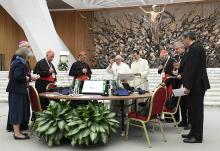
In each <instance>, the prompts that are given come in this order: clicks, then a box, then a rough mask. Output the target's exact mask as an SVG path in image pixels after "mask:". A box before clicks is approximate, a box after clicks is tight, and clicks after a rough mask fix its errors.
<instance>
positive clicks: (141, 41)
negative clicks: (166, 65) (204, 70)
mask: <svg viewBox="0 0 220 151" xmlns="http://www.w3.org/2000/svg"><path fill="white" fill-rule="evenodd" d="M163 7H164V6H160V7H159V8H158V11H161V10H162V9H163ZM144 9H145V10H146V11H152V8H151V7H150V6H149V7H144ZM150 19H151V15H149V14H147V13H144V12H143V11H142V10H141V9H140V8H139V7H136V8H129V9H120V10H119V9H115V10H112V9H111V10H102V11H96V12H95V16H94V18H92V19H88V20H87V21H88V22H89V24H90V27H89V29H90V32H91V36H92V38H93V40H94V44H95V46H96V50H95V51H94V54H93V55H92V56H93V57H92V66H93V68H106V67H107V66H108V64H109V60H110V59H113V58H114V57H115V55H117V54H120V55H122V56H123V57H124V58H125V62H126V63H128V64H130V63H131V62H132V59H131V53H132V51H133V50H135V49H137V50H140V51H141V53H142V57H143V58H146V59H147V60H148V61H149V64H150V67H152V68H154V67H155V68H156V67H158V62H159V61H158V56H159V51H160V50H161V49H166V50H168V51H169V52H170V53H171V54H172V52H173V50H172V44H173V42H174V41H177V40H181V39H182V34H183V33H184V31H188V30H192V31H195V32H196V33H197V35H198V39H199V40H200V41H201V42H202V43H203V45H204V47H205V49H206V53H207V56H208V57H207V66H208V67H210V68H217V67H220V2H205V3H184V4H175V5H168V6H166V7H165V11H164V12H163V13H161V14H160V15H158V17H157V18H156V20H155V22H154V23H152V22H151V21H150ZM153 25H157V28H155V26H154V27H152V26H153Z"/></svg>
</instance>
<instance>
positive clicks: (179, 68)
mask: <svg viewBox="0 0 220 151" xmlns="http://www.w3.org/2000/svg"><path fill="white" fill-rule="evenodd" d="M173 48H174V50H175V52H176V53H177V57H176V60H177V62H175V63H174V68H175V71H174V72H176V73H174V74H175V75H177V79H178V80H177V81H176V82H177V88H180V87H181V85H182V74H183V67H184V65H185V63H186V58H187V52H186V49H185V47H184V44H183V43H182V42H180V41H177V42H175V43H174V45H173ZM180 108H181V117H182V120H181V122H180V123H179V124H178V126H179V127H184V129H185V130H188V129H190V119H189V110H188V103H187V96H182V97H181V100H180Z"/></svg>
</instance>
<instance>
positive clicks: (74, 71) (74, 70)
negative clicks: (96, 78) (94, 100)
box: [69, 60, 92, 108]
mask: <svg viewBox="0 0 220 151" xmlns="http://www.w3.org/2000/svg"><path fill="white" fill-rule="evenodd" d="M83 68H85V69H87V73H83V71H82V70H83ZM91 74H92V72H91V69H90V67H89V65H88V64H87V63H85V62H82V61H79V60H78V61H76V62H74V63H73V64H72V66H71V68H70V71H69V75H70V76H73V77H74V79H77V80H80V81H84V80H88V79H90V77H91ZM81 86H82V85H81ZM81 86H80V87H81ZM88 102H89V100H85V101H79V100H74V101H71V103H70V105H71V106H72V107H73V108H76V107H77V106H78V105H80V104H81V105H82V104H84V105H86V104H88Z"/></svg>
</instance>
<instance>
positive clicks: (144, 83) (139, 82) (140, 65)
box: [130, 58, 149, 90]
mask: <svg viewBox="0 0 220 151" xmlns="http://www.w3.org/2000/svg"><path fill="white" fill-rule="evenodd" d="M131 72H132V73H134V74H135V73H140V74H141V76H135V78H134V80H132V81H131V82H130V85H131V86H133V87H135V88H141V89H143V90H149V84H148V79H147V76H148V74H149V66H148V61H147V60H146V59H142V58H139V59H138V60H134V62H133V63H132V64H131Z"/></svg>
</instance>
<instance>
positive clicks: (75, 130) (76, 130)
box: [68, 128, 80, 136]
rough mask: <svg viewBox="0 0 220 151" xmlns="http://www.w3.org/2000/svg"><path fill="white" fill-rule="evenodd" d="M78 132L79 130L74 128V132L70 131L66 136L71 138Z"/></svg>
mask: <svg viewBox="0 0 220 151" xmlns="http://www.w3.org/2000/svg"><path fill="white" fill-rule="evenodd" d="M79 130H80V129H79V128H75V129H74V130H72V131H70V132H69V133H68V136H72V135H74V134H76V133H78V132H79Z"/></svg>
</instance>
